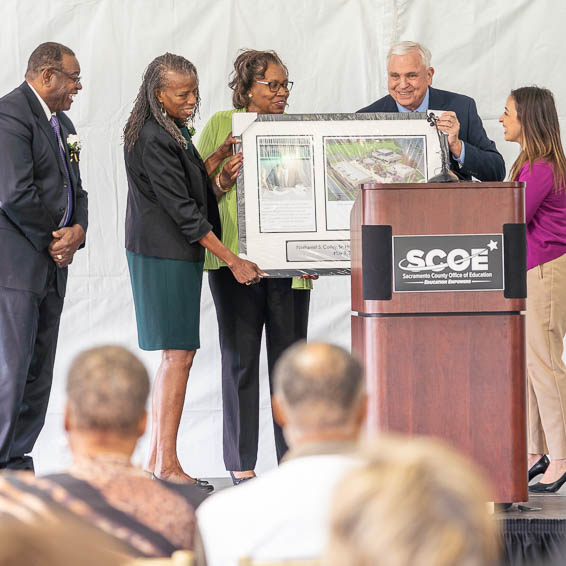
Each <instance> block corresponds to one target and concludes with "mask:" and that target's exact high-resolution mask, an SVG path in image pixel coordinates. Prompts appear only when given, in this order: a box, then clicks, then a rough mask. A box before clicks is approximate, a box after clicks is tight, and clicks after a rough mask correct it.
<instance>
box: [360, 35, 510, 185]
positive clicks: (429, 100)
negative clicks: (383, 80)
mask: <svg viewBox="0 0 566 566" xmlns="http://www.w3.org/2000/svg"><path fill="white" fill-rule="evenodd" d="M430 59H431V54H430V51H429V50H428V49H427V48H426V47H424V46H423V45H420V44H419V43H413V42H411V41H401V42H399V43H395V44H394V45H392V47H391V49H390V50H389V53H388V55H387V86H388V89H389V94H388V95H387V96H384V97H383V98H380V99H379V100H377V101H376V102H374V103H373V104H370V105H369V106H367V107H365V108H362V109H361V110H358V112H425V111H427V110H429V109H430V110H444V111H445V112H443V113H442V114H441V115H440V117H439V119H438V128H439V130H441V131H443V132H446V133H447V134H448V146H449V148H450V165H451V168H452V170H453V171H455V172H456V173H457V174H458V175H459V176H460V177H462V178H464V179H468V180H469V179H471V178H472V177H475V178H476V179H479V180H480V181H503V179H504V177H505V162H504V161H503V157H502V156H501V154H500V153H499V152H498V151H497V148H496V147H495V143H493V142H492V141H491V140H490V139H489V138H488V137H487V135H486V133H485V130H484V128H483V124H482V121H481V118H480V117H479V115H478V111H477V109H476V103H475V102H474V100H473V99H472V98H470V97H469V96H464V95H462V94H456V93H454V92H449V91H446V90H438V89H435V88H432V86H431V85H432V77H433V75H434V69H433V68H432V67H431V66H430Z"/></svg>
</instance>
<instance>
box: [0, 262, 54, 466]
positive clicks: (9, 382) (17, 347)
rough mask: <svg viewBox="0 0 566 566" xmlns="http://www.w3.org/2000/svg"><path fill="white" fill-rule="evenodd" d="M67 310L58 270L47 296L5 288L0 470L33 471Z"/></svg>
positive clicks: (0, 290)
mask: <svg viewBox="0 0 566 566" xmlns="http://www.w3.org/2000/svg"><path fill="white" fill-rule="evenodd" d="M62 310H63V298H62V297H60V296H59V295H58V293H57V284H56V274H55V268H54V269H53V271H52V272H51V273H50V277H49V284H48V286H47V288H46V289H45V290H44V292H43V293H42V294H41V295H37V294H35V293H31V292H29V291H22V290H18V289H9V288H5V287H0V468H13V469H33V461H32V459H31V457H29V456H26V455H27V454H29V453H30V452H31V451H32V449H33V446H34V444H35V441H36V440H37V437H38V436H39V433H40V432H41V429H42V428H43V424H44V422H45V414H46V412H47V404H48V402H49V393H50V391H51V382H52V380H53V364H54V361H55V350H56V347H57V337H58V334H59V320H60V318H61V311H62Z"/></svg>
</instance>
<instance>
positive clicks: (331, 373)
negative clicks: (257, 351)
mask: <svg viewBox="0 0 566 566" xmlns="http://www.w3.org/2000/svg"><path fill="white" fill-rule="evenodd" d="M274 380H275V392H274V393H275V399H274V402H275V405H276V407H277V408H276V413H279V414H276V417H277V418H278V420H279V421H280V423H279V424H281V426H282V427H283V428H284V429H285V435H286V437H287V440H288V441H289V442H290V443H291V444H293V443H294V442H295V441H297V440H299V439H300V438H304V437H309V439H311V440H312V439H315V437H317V436H324V437H326V436H328V435H331V436H336V437H338V436H340V437H342V436H343V437H354V436H357V435H358V434H359V430H360V426H361V424H362V422H363V420H364V417H365V406H366V396H365V387H364V379H363V371H362V367H361V365H360V363H359V362H358V361H357V360H356V359H355V358H354V357H353V356H352V355H351V354H350V353H349V352H347V351H346V350H345V349H344V348H341V347H339V346H333V345H332V344H325V343H320V342H313V343H309V344H307V343H306V342H297V343H296V344H295V345H293V346H291V347H290V348H289V349H287V350H286V351H285V352H284V353H283V355H282V356H281V357H280V358H279V360H278V362H277V364H276V366H275V371H274ZM281 412H282V413H283V416H281V414H280V413H281Z"/></svg>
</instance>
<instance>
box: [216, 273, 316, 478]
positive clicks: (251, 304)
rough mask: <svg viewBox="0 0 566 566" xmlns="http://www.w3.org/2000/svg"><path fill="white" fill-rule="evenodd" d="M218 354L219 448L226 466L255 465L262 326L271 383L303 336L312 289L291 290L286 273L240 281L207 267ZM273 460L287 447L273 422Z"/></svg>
mask: <svg viewBox="0 0 566 566" xmlns="http://www.w3.org/2000/svg"><path fill="white" fill-rule="evenodd" d="M208 281H209V284H210V290H211V292H212V298H213V299H214V305H215V307H216V317H217V319H218V330H219V335H220V350H221V354H222V405H223V410H224V426H223V443H222V444H223V450H224V464H225V465H226V469H227V470H233V471H238V470H253V469H254V468H255V465H256V460H257V445H258V434H259V430H258V429H259V357H260V351H261V337H262V332H263V327H264V326H265V336H266V348H267V365H268V371H269V385H270V388H272V386H273V383H272V379H273V367H274V365H275V362H276V361H277V359H278V358H279V356H280V355H281V354H282V353H283V351H284V350H285V349H286V348H288V347H289V346H291V345H292V344H293V343H295V342H296V341H298V340H302V339H306V337H307V325H308V316H309V301H310V291H305V290H294V289H292V288H291V280H290V279H276V278H273V279H270V278H265V279H262V280H261V282H260V283H257V284H256V285H249V286H247V285H242V284H240V283H238V282H237V281H236V279H234V276H233V275H232V272H231V271H230V270H229V269H228V268H227V267H222V268H220V269H217V270H213V271H209V272H208ZM273 426H274V433H275V448H276V451H277V461H279V460H281V458H282V456H283V454H285V452H286V451H287V444H286V442H285V439H284V438H283V433H282V431H281V428H280V427H279V425H278V424H277V423H275V422H274V423H273Z"/></svg>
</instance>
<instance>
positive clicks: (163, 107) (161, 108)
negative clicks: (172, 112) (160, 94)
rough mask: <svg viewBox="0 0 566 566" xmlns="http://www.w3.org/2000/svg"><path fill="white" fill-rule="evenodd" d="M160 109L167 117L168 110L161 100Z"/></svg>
mask: <svg viewBox="0 0 566 566" xmlns="http://www.w3.org/2000/svg"><path fill="white" fill-rule="evenodd" d="M159 110H160V111H161V115H162V116H163V117H164V118H167V111H166V110H165V106H163V102H161V101H159Z"/></svg>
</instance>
